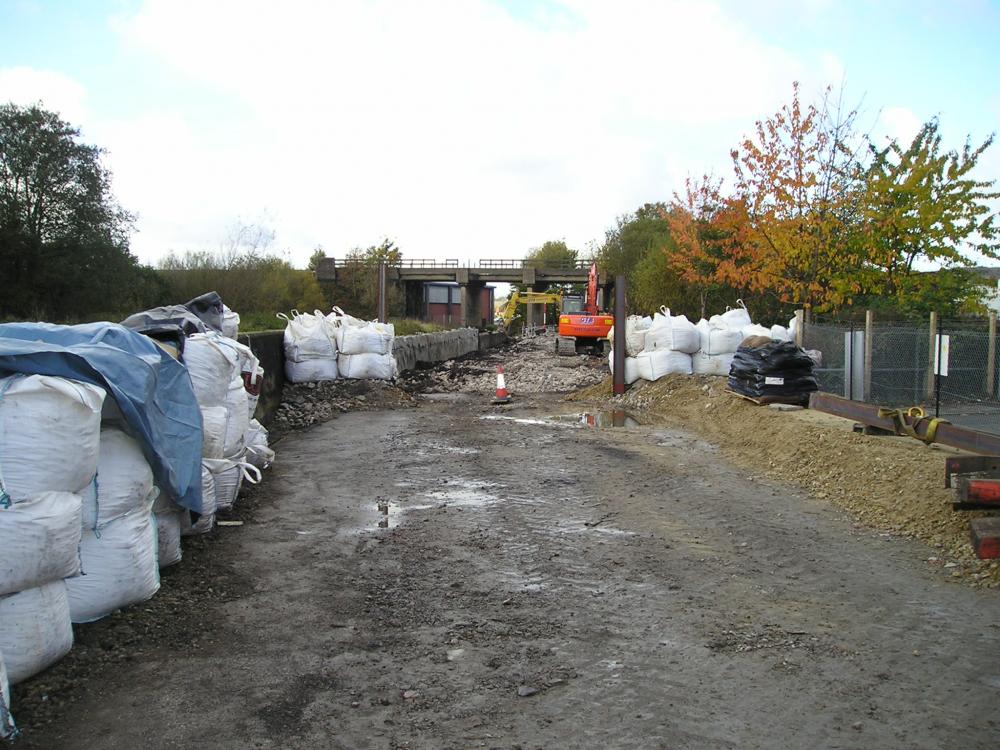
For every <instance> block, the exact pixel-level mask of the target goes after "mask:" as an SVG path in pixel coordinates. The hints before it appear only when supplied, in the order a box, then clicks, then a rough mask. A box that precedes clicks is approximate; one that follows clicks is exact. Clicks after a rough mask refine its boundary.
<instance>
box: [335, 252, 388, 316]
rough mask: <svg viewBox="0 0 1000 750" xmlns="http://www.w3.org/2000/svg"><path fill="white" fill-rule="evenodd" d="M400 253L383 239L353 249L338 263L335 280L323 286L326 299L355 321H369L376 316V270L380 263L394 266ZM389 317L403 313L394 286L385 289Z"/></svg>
mask: <svg viewBox="0 0 1000 750" xmlns="http://www.w3.org/2000/svg"><path fill="white" fill-rule="evenodd" d="M402 260H403V253H402V251H401V250H400V249H399V247H398V246H397V245H396V243H395V242H393V241H392V240H390V239H388V238H385V239H383V240H382V242H380V243H379V244H378V245H370V246H369V247H367V248H365V249H364V250H362V249H360V248H355V249H353V250H351V251H349V252H348V253H347V255H346V256H345V258H344V260H343V262H338V267H337V281H336V282H335V283H327V284H324V287H325V288H326V290H327V296H328V297H329V298H330V299H331V301H332V303H333V304H334V305H336V306H337V307H340V308H342V309H343V310H344V311H345V312H348V313H350V314H351V315H354V316H355V317H358V318H365V319H373V318H374V317H375V316H376V315H377V314H378V267H379V264H380V263H385V264H386V265H388V266H390V267H391V266H398V265H399V264H400V262H401V261H402ZM387 294H388V300H387V303H388V311H389V315H390V316H400V315H402V313H403V295H402V293H401V291H400V289H399V288H398V285H396V284H393V283H391V282H390V283H389V284H388V286H387Z"/></svg>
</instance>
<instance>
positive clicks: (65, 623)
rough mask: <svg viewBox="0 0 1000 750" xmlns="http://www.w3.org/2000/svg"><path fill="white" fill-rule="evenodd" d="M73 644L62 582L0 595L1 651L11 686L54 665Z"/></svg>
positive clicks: (67, 603)
mask: <svg viewBox="0 0 1000 750" xmlns="http://www.w3.org/2000/svg"><path fill="white" fill-rule="evenodd" d="M71 580H75V579H71ZM72 647H73V624H72V622H70V614H69V601H68V599H67V595H66V583H65V582H64V581H53V582H52V583H46V584H45V585H44V586H38V587H36V588H33V589H27V590H25V591H19V592H18V593H16V594H8V595H6V596H0V652H2V653H3V658H4V664H5V666H6V667H7V679H9V680H10V684H11V685H16V684H17V683H19V682H22V681H23V680H26V679H28V678H29V677H32V676H33V675H36V674H38V673H39V672H41V671H42V670H43V669H45V668H46V667H48V666H51V665H52V664H55V663H56V662H57V661H59V660H60V659H61V658H63V657H64V656H65V655H66V654H68V653H69V650H70V649H71V648H72Z"/></svg>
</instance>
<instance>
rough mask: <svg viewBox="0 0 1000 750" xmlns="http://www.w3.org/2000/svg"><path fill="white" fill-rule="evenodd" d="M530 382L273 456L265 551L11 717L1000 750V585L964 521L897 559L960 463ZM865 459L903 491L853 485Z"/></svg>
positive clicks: (224, 731) (250, 508) (147, 736)
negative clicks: (502, 400) (569, 396)
mask: <svg viewBox="0 0 1000 750" xmlns="http://www.w3.org/2000/svg"><path fill="white" fill-rule="evenodd" d="M452 366H454V365H452ZM716 382H718V381H716ZM509 385H510V388H511V390H512V392H513V393H514V402H513V404H512V405H511V406H508V407H494V406H492V405H490V404H489V398H484V394H483V393H482V392H481V388H479V389H477V392H475V393H462V392H458V393H442V394H436V395H435V394H430V395H419V394H418V395H416V396H415V398H414V399H413V404H414V405H415V406H414V407H413V408H410V407H411V404H410V401H411V399H408V398H403V397H399V398H398V399H393V398H389V397H388V396H386V395H385V394H384V393H383V396H380V397H379V398H378V399H371V400H369V399H368V398H366V401H365V402H364V403H366V404H368V407H366V408H372V404H371V401H372V400H374V401H379V402H380V403H384V404H385V405H392V404H396V405H406V406H407V408H392V409H381V408H373V410H370V411H365V412H361V411H356V410H353V409H351V408H350V404H348V408H347V411H346V412H340V410H338V413H339V416H337V418H336V419H334V420H333V421H328V422H325V423H322V424H318V425H316V426H313V427H311V428H309V429H305V430H299V431H292V432H288V433H286V434H284V435H283V436H281V437H280V440H279V442H278V443H277V445H276V446H275V447H276V449H277V451H278V456H279V457H278V462H277V464H276V465H275V467H274V468H273V469H272V472H271V474H270V476H268V478H267V479H266V481H265V484H264V485H263V486H262V487H261V488H259V489H257V490H256V491H254V492H251V493H250V494H249V496H248V497H246V498H244V499H243V500H242V502H241V503H240V504H239V505H238V506H237V509H236V511H235V512H236V514H237V516H238V517H239V518H241V519H242V520H244V521H245V524H244V525H243V526H240V527H229V528H223V529H220V530H218V531H216V532H214V533H213V534H212V535H210V536H209V537H207V538H201V539H198V540H196V541H194V542H190V543H189V544H188V546H187V547H186V548H185V560H184V562H183V563H182V564H181V565H180V566H178V567H176V568H174V569H172V570H169V571H167V572H165V575H164V588H163V591H161V593H160V594H158V595H157V597H155V598H154V599H153V600H152V601H151V602H149V603H148V604H146V605H140V606H138V607H133V608H131V609H129V610H126V611H124V612H121V613H118V614H116V615H114V616H113V617H111V618H108V619H107V620H105V621H102V622H100V623H95V624H92V625H87V626H81V627H78V628H77V629H76V633H77V647H76V648H74V651H73V652H72V653H71V655H70V656H69V657H67V658H66V659H65V660H63V661H62V662H60V663H59V664H58V665H56V666H55V667H54V668H53V669H51V670H49V671H47V672H46V673H43V674H42V675H39V676H38V677H36V678H34V679H33V680H30V681H28V682H27V683H25V684H23V685H21V686H18V687H17V688H15V706H14V708H15V717H16V718H17V719H18V721H19V723H20V724H21V726H22V727H23V728H24V730H25V737H24V739H23V740H22V742H21V743H19V744H20V745H21V746H23V747H27V748H134V747H140V746H142V747H147V748H188V747H199V746H204V747H213V748H214V747H218V748H245V747H253V748H277V747H282V748H284V747H296V748H298V747H303V748H369V747H370V748H467V747H489V748H517V747H520V748H563V747H565V748H570V747H573V748H581V747H582V748H590V747H615V748H775V747H790V748H798V747H802V748H840V747H843V748H849V747H853V748H872V747H879V748H942V747H959V746H960V747H968V748H995V747H997V746H998V745H1000V726H998V720H1000V712H998V710H997V708H998V706H1000V656H998V654H1000V652H998V648H997V647H998V645H1000V627H998V625H997V623H1000V597H998V596H997V591H996V590H992V589H988V588H986V587H987V586H988V585H990V584H991V583H992V581H993V578H992V573H991V569H990V568H989V567H988V566H987V567H985V568H984V567H982V566H978V565H975V564H973V563H971V562H970V561H968V560H967V559H966V558H965V557H963V556H962V555H963V553H962V550H961V549H960V547H959V546H958V543H957V542H956V541H955V539H954V535H955V534H956V533H957V531H947V530H946V529H943V528H942V527H941V524H942V523H944V521H941V522H940V523H937V522H935V523H933V524H931V525H932V526H933V529H934V530H933V531H926V532H922V531H920V529H919V528H917V527H915V526H908V525H907V524H908V523H909V521H907V522H905V523H904V522H899V524H900V527H899V528H898V529H897V530H896V531H887V530H886V529H887V527H888V525H891V524H892V523H896V521H894V520H893V514H892V508H893V506H892V502H893V499H892V492H895V493H898V491H899V489H900V488H902V489H903V490H904V491H907V490H909V488H910V487H911V485H910V484H908V482H910V479H908V478H907V476H905V475H906V473H907V472H908V471H909V467H910V466H911V464H912V465H916V464H919V463H921V462H923V463H928V464H930V463H936V462H937V460H938V459H940V460H941V461H942V463H943V459H941V457H940V456H939V455H936V454H932V453H931V452H929V451H928V449H926V448H924V446H919V448H920V449H922V450H923V451H924V452H923V453H918V454H914V456H910V455H909V452H910V451H911V450H912V447H911V446H904V445H903V444H902V443H900V442H898V441H896V440H895V439H891V440H890V441H889V442H881V443H873V444H867V443H864V442H857V441H872V440H876V439H874V438H863V437H862V436H855V435H853V434H852V433H851V432H850V430H849V426H848V428H846V429H840V428H838V427H837V426H836V425H835V424H832V423H826V424H824V423H822V422H821V420H820V421H817V420H816V415H812V416H811V418H809V417H803V416H802V415H798V416H794V415H792V416H793V417H794V419H795V420H798V422H794V421H789V416H790V415H782V414H777V413H774V412H769V411H764V410H759V409H756V408H753V409H749V410H748V408H749V407H746V408H745V406H744V405H740V406H736V405H734V402H731V401H728V400H724V398H723V397H724V394H717V393H715V392H714V391H713V392H712V393H710V392H709V391H706V390H703V385H704V384H702V383H699V382H696V381H694V380H690V381H685V382H683V383H678V384H675V385H670V384H669V383H657V384H653V385H655V386H657V388H656V389H648V390H645V393H644V389H636V390H634V391H633V392H632V393H631V394H630V395H629V396H627V397H626V399H625V400H621V399H620V400H619V403H618V404H617V405H618V406H628V408H629V410H630V418H629V419H628V420H626V423H627V426H623V427H617V428H616V427H600V426H598V425H603V424H607V422H605V421H604V416H603V415H604V414H605V413H606V412H605V410H606V409H607V408H608V405H609V403H610V402H609V401H608V400H607V395H608V394H607V393H606V392H605V390H604V389H605V386H604V385H598V386H595V387H593V388H592V390H591V391H590V392H585V394H584V396H585V397H586V399H587V400H584V401H566V400H564V398H563V395H561V394H549V393H537V394H536V393H531V394H529V393H524V394H523V395H522V394H519V393H518V391H517V383H516V380H514V379H511V380H510V381H509ZM708 385H709V386H710V390H711V386H712V384H711V383H708ZM667 391H672V393H669V394H668V393H667ZM684 394H686V395H684ZM355 395H357V394H355ZM410 395H413V394H410ZM485 395H487V396H488V395H489V394H485ZM671 397H674V399H673V407H674V408H673V409H669V408H667V403H668V401H669V399H670V398H671ZM725 398H729V397H728V396H725ZM740 403H741V404H742V403H743V402H740ZM682 404H683V406H682ZM706 404H709V406H708V407H707V408H706V406H705V405H706ZM713 404H714V405H713ZM716 410H717V411H719V412H720V416H723V417H725V420H723V422H724V423H725V424H728V425H730V426H729V427H726V428H722V427H719V426H718V424H719V422H718V421H713V420H712V414H711V413H712V412H713V411H716ZM588 414H589V415H590V418H588V417H587V416H586V415H588ZM775 420H777V421H775ZM591 423H593V424H594V425H595V426H591ZM800 423H801V425H800V426H799V427H794V426H792V427H789V425H796V424H800ZM733 424H736V425H737V427H733V426H732V425H733ZM803 435H810V436H812V440H811V441H810V440H806V439H805V438H804V437H803ZM820 435H822V436H823V437H822V438H820V437H819V436H820ZM755 440H756V442H754V441H755ZM781 440H784V441H786V442H787V443H788V444H785V445H779V444H777V442H778V441H781ZM817 441H819V442H821V443H822V442H823V441H830V443H828V444H827V445H824V446H822V447H823V449H824V450H825V451H826V455H827V456H830V455H836V454H838V452H839V454H840V455H839V456H838V460H839V461H841V464H838V463H837V461H835V460H833V459H831V458H829V457H828V458H827V459H826V460H825V461H823V460H822V455H824V454H823V453H822V452H816V451H812V452H810V451H809V450H808V449H807V448H808V446H809V445H811V444H813V443H815V442H817ZM831 445H832V446H833V447H832V448H830V446H831ZM859 446H860V447H859ZM869 450H874V451H876V452H877V454H878V458H879V461H878V462H875V463H876V464H878V463H883V464H884V463H885V462H889V468H888V469H885V468H884V467H883V471H882V474H881V476H873V475H870V474H869V475H865V476H857V477H856V476H854V475H855V474H856V473H857V470H855V469H853V468H850V467H852V466H853V464H850V461H851V460H853V459H854V458H860V457H861V456H864V455H868V453H867V451H869ZM855 451H858V452H860V453H861V456H855ZM893 461H896V462H897V463H892V462H893ZM868 463H869V464H871V463H872V461H871V460H870V461H869V462H868ZM838 465H840V466H842V467H847V468H841V469H837V466H838ZM748 466H758V467H759V471H758V470H750V469H748ZM838 471H840V472H841V473H840V474H838ZM928 471H929V470H928ZM846 475H850V476H849V477H846ZM845 477H846V478H845ZM883 483H891V484H892V485H893V487H894V489H893V490H892V492H889V491H885V492H883V491H882V490H880V489H879V486H880V485H881V484H883ZM814 485H815V486H814ZM850 487H863V488H865V491H866V492H868V493H869V495H870V502H868V503H867V504H866V507H869V506H877V507H878V508H879V509H880V510H879V512H877V513H875V512H873V513H871V514H870V515H869V516H863V515H861V514H860V513H859V511H858V509H857V508H854V507H852V506H851V502H849V501H847V500H846V499H845V496H846V495H855V494H857V493H856V492H853V491H850V492H849V491H848V490H847V489H845V488H850ZM896 497H897V499H898V497H900V495H898V494H897V495H896ZM926 502H928V503H933V500H927V501H926ZM908 507H909V506H908ZM928 507H929V508H930V509H931V510H930V511H929V512H936V511H934V508H935V507H936V506H932V505H929V506H928ZM922 534H926V535H927V538H926V539H923V537H922V536H921V535H922ZM935 534H936V535H938V536H934V535H935ZM907 536H910V537H912V538H906V537H907ZM934 539H937V540H938V541H937V542H935V541H934ZM935 545H940V546H935ZM953 553H954V554H953ZM946 565H949V566H951V567H945V566H946ZM966 570H967V571H968V572H966V573H963V572H962V571H966ZM956 572H958V573H959V575H958V576H955V575H953V574H954V573H956Z"/></svg>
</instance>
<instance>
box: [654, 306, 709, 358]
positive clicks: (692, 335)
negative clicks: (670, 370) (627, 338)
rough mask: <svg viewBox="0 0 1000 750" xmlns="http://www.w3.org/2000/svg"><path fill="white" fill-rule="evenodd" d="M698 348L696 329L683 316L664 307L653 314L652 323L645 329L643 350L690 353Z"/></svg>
mask: <svg viewBox="0 0 1000 750" xmlns="http://www.w3.org/2000/svg"><path fill="white" fill-rule="evenodd" d="M700 348H701V336H700V335H699V334H698V329H697V328H696V327H695V325H694V323H692V322H691V321H690V320H688V319H687V318H686V317H685V316H683V315H671V314H670V310H669V309H668V308H666V307H661V308H660V312H658V313H656V314H655V315H654V316H653V323H652V325H651V326H650V327H649V330H648V331H646V341H645V351H647V352H648V351H653V350H656V349H672V350H673V351H676V352H685V353H687V354H691V353H693V352H696V351H698V349H700Z"/></svg>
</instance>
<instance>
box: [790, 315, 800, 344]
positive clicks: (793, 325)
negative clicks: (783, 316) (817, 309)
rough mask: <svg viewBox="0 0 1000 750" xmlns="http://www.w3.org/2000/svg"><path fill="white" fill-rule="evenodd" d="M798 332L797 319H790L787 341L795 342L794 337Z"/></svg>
mask: <svg viewBox="0 0 1000 750" xmlns="http://www.w3.org/2000/svg"><path fill="white" fill-rule="evenodd" d="M798 332H799V319H798V318H792V319H791V320H789V321H788V340H789V341H795V337H796V335H797V334H798Z"/></svg>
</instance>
